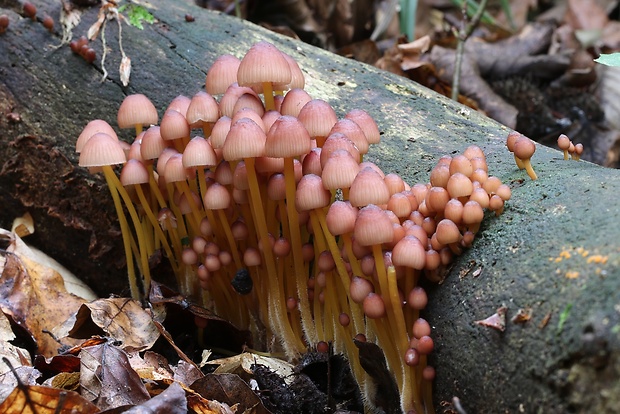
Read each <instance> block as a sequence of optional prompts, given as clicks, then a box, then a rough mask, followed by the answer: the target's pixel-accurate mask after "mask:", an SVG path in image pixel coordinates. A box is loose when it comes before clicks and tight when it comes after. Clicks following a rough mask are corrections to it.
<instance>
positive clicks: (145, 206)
mask: <svg viewBox="0 0 620 414" xmlns="http://www.w3.org/2000/svg"><path fill="white" fill-rule="evenodd" d="M135 188H136V193H137V194H138V199H139V200H140V204H141V205H142V208H143V209H144V212H145V213H146V216H147V217H148V219H149V220H150V222H151V225H152V226H153V230H154V231H155V234H156V235H157V237H158V238H159V240H161V243H162V246H163V248H164V250H165V252H166V255H168V259H169V260H170V265H171V266H172V270H173V272H174V273H175V274H177V273H178V271H179V266H178V263H177V262H176V261H175V260H174V258H175V257H181V251H178V252H176V253H177V254H178V255H177V256H175V255H174V254H173V253H172V249H171V248H170V243H168V239H167V238H166V235H165V234H164V231H163V230H162V229H161V226H160V225H159V222H158V221H157V217H155V214H154V213H153V210H151V206H150V205H149V202H148V200H147V199H146V196H145V194H144V191H143V190H142V186H141V185H140V184H138V185H136V186H135Z"/></svg>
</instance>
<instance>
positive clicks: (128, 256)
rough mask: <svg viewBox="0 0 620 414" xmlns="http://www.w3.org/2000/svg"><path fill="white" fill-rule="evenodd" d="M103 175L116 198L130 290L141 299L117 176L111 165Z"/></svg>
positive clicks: (115, 203)
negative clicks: (116, 182) (115, 180)
mask: <svg viewBox="0 0 620 414" xmlns="http://www.w3.org/2000/svg"><path fill="white" fill-rule="evenodd" d="M102 170H103V175H104V177H105V180H106V182H107V184H108V188H109V189H110V193H111V194H112V199H113V200H114V207H115V208H116V214H117V215H118V222H119V225H120V227H121V235H122V237H123V247H124V249H125V260H126V261H127V277H128V279H129V290H130V292H131V297H132V298H133V299H134V300H140V291H139V289H138V281H137V278H136V270H135V267H134V262H133V254H132V252H131V237H132V236H131V231H130V230H129V224H128V223H127V218H126V217H125V213H124V210H123V206H122V204H121V200H120V197H119V194H118V190H117V188H116V186H115V184H114V179H113V178H112V176H114V177H116V174H115V173H114V171H113V170H112V167H110V166H104V167H102Z"/></svg>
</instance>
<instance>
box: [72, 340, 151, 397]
mask: <svg viewBox="0 0 620 414" xmlns="http://www.w3.org/2000/svg"><path fill="white" fill-rule="evenodd" d="M80 359H81V361H82V365H81V369H80V385H81V387H82V395H84V397H85V398H86V399H88V400H90V401H95V402H96V404H97V405H98V406H99V407H100V408H101V409H110V408H115V407H119V406H123V405H128V404H132V405H133V404H141V403H143V402H144V401H146V400H148V399H149V394H148V392H147V391H146V387H145V386H144V384H143V383H142V380H141V379H140V377H139V376H138V374H137V373H136V371H134V370H133V369H132V368H131V365H130V364H129V360H128V359H127V355H126V354H125V353H124V352H123V351H122V350H121V349H119V348H118V347H116V346H114V345H111V344H108V343H104V344H100V345H96V346H93V347H86V348H83V349H82V351H81V352H80Z"/></svg>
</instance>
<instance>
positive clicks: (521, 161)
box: [512, 154, 525, 170]
mask: <svg viewBox="0 0 620 414" xmlns="http://www.w3.org/2000/svg"><path fill="white" fill-rule="evenodd" d="M512 155H514V157H515V163H516V164H517V167H518V168H519V169H520V170H522V169H524V168H525V165H524V164H523V160H521V158H519V157H517V156H516V155H515V154H512Z"/></svg>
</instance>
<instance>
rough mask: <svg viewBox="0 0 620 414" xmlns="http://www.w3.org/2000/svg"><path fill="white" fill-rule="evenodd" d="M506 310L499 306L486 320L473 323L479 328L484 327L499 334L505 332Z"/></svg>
mask: <svg viewBox="0 0 620 414" xmlns="http://www.w3.org/2000/svg"><path fill="white" fill-rule="evenodd" d="M507 310H508V308H506V307H505V306H500V307H499V308H497V311H495V313H494V314H493V315H491V316H489V317H488V318H486V319H482V320H479V321H475V322H474V323H475V324H477V325H480V326H486V327H487V328H492V329H495V330H498V331H500V332H504V331H505V330H506V311H507Z"/></svg>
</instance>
